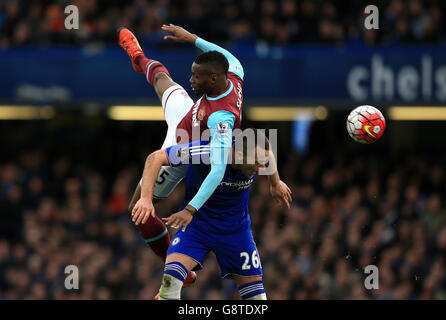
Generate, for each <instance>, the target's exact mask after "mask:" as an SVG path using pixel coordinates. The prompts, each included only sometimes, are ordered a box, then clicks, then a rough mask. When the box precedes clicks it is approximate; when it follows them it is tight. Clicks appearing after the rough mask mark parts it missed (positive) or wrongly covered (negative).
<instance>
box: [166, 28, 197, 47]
mask: <svg viewBox="0 0 446 320" xmlns="http://www.w3.org/2000/svg"><path fill="white" fill-rule="evenodd" d="M161 29H163V30H164V31H167V32H171V33H173V35H167V36H164V40H173V41H176V42H191V43H195V40H197V38H198V36H197V35H195V34H193V33H190V32H189V31H187V30H186V29H184V28H182V27H179V26H176V25H173V24H169V25H167V24H163V26H162V27H161Z"/></svg>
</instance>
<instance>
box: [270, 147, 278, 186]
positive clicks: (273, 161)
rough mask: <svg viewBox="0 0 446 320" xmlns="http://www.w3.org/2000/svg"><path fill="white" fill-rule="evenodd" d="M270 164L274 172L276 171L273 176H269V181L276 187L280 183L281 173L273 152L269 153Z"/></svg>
mask: <svg viewBox="0 0 446 320" xmlns="http://www.w3.org/2000/svg"><path fill="white" fill-rule="evenodd" d="M268 162H269V165H270V166H271V167H272V170H274V172H273V173H272V174H270V175H268V181H269V184H270V185H271V186H275V185H277V184H278V183H279V182H280V177H279V171H278V170H277V162H276V157H275V156H274V153H273V152H270V153H269V159H268Z"/></svg>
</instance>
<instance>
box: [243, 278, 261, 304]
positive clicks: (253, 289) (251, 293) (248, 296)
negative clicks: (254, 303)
mask: <svg viewBox="0 0 446 320" xmlns="http://www.w3.org/2000/svg"><path fill="white" fill-rule="evenodd" d="M238 291H239V293H240V297H241V298H242V299H243V300H266V293H265V288H264V287H263V281H262V280H257V281H253V282H250V283H247V284H244V285H241V286H240V287H238Z"/></svg>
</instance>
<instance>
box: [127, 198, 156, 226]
mask: <svg viewBox="0 0 446 320" xmlns="http://www.w3.org/2000/svg"><path fill="white" fill-rule="evenodd" d="M150 216H152V217H155V207H154V206H153V203H152V201H151V200H149V199H144V198H140V199H139V200H138V201H137V202H136V204H135V206H134V207H133V210H132V221H133V222H134V223H135V224H136V225H139V224H144V223H146V222H147V219H149V218H150Z"/></svg>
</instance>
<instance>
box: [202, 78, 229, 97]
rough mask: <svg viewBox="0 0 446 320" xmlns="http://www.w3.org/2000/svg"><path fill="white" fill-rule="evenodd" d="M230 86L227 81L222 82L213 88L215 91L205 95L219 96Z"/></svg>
mask: <svg viewBox="0 0 446 320" xmlns="http://www.w3.org/2000/svg"><path fill="white" fill-rule="evenodd" d="M229 86H230V83H229V80H228V79H225V80H224V81H222V82H221V83H220V84H219V85H216V86H215V89H214V90H212V92H209V93H207V95H208V96H210V97H212V96H219V95H220V94H222V93H224V92H225V91H226V90H227V89H228V88H229Z"/></svg>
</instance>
